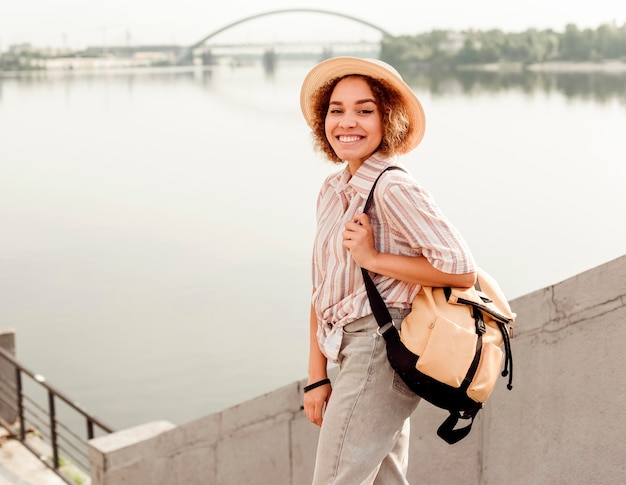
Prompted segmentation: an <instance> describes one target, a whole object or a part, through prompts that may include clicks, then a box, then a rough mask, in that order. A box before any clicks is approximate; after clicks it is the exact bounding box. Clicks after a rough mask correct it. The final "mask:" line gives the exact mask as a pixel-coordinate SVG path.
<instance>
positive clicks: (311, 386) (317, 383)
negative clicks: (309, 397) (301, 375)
mask: <svg viewBox="0 0 626 485" xmlns="http://www.w3.org/2000/svg"><path fill="white" fill-rule="evenodd" d="M326 384H330V379H322V380H321V381H317V382H314V383H313V384H309V385H308V386H304V392H309V391H310V390H312V389H315V388H316V387H320V386H324V385H326Z"/></svg>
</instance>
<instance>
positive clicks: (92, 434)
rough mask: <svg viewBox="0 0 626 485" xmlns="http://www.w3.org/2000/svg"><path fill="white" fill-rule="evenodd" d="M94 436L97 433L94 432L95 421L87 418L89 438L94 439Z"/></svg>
mask: <svg viewBox="0 0 626 485" xmlns="http://www.w3.org/2000/svg"><path fill="white" fill-rule="evenodd" d="M94 436H95V435H94V432H93V421H92V420H91V419H89V418H87V439H88V440H92V439H93V437H94Z"/></svg>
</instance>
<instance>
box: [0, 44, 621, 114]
mask: <svg viewBox="0 0 626 485" xmlns="http://www.w3.org/2000/svg"><path fill="white" fill-rule="evenodd" d="M284 63H285V61H282V62H279V61H278V60H277V59H275V58H273V57H271V53H270V55H269V56H268V57H267V58H264V59H263V61H262V66H263V68H264V72H265V74H266V79H268V80H272V79H273V78H274V77H275V76H276V75H277V74H278V73H279V72H280V69H281V64H282V66H284V65H285V64H284ZM216 68H218V69H219V67H195V68H193V67H191V68H190V67H184V68H158V69H150V68H144V69H120V70H109V71H84V72H72V71H63V72H46V71H36V72H22V73H4V74H3V73H0V96H1V93H2V84H3V83H4V82H9V81H14V80H18V81H19V84H20V86H21V87H26V86H28V85H30V84H40V83H50V82H63V83H68V82H72V81H74V80H76V79H80V80H83V81H84V80H85V79H89V80H93V81H96V80H102V79H104V80H107V81H108V80H117V81H122V82H124V81H125V82H129V83H132V82H133V80H136V79H138V78H140V77H141V79H142V80H143V81H144V82H145V80H149V79H153V80H154V82H155V83H158V84H163V83H164V82H178V81H180V80H186V81H196V82H199V83H200V84H205V83H207V82H209V81H210V80H211V78H212V73H213V69H216ZM229 69H238V67H237V66H230V67H229ZM399 71H400V72H401V74H402V76H403V77H404V78H405V79H406V80H407V82H408V83H409V84H410V85H411V86H413V87H415V88H421V89H424V90H428V91H429V92H430V93H432V94H433V95H435V96H444V95H446V94H450V93H463V94H465V95H472V94H480V93H497V92H505V91H511V90H516V91H521V92H523V93H527V94H532V93H546V94H551V93H559V94H562V95H564V96H565V97H566V98H569V99H575V98H580V99H587V100H592V101H595V102H598V103H606V102H608V101H611V100H613V99H618V100H619V101H620V102H621V103H622V104H625V105H626V72H535V71H506V70H502V71H452V70H447V71H446V70H440V71H428V72H426V71H411V70H408V69H402V67H400V68H399Z"/></svg>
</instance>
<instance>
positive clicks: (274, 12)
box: [188, 8, 393, 51]
mask: <svg viewBox="0 0 626 485" xmlns="http://www.w3.org/2000/svg"><path fill="white" fill-rule="evenodd" d="M296 12H305V13H306V12H308V13H321V14H327V15H333V16H335V17H342V18H345V19H348V20H352V21H354V22H357V23H360V24H362V25H366V26H367V27H371V28H372V29H375V30H378V31H379V32H380V33H381V34H383V35H384V36H385V37H393V35H392V34H390V33H389V32H387V31H386V30H385V29H383V28H382V27H379V26H378V25H375V24H373V23H371V22H368V21H366V20H363V19H360V18H358V17H354V16H352V15H347V14H344V13H339V12H333V11H331V10H323V9H319V8H285V9H280V10H271V11H269V12H263V13H258V14H255V15H250V16H249V17H245V18H242V19H239V20H237V21H235V22H232V23H230V24H228V25H225V26H224V27H222V28H220V29H217V30H216V31H214V32H211V33H210V34H209V35H207V36H205V37H203V38H202V39H201V40H199V41H198V42H196V43H195V44H193V45H191V46H189V47H188V49H189V50H190V51H191V50H193V49H195V48H197V47H200V46H201V45H202V44H204V43H205V42H206V41H207V40H209V39H211V38H212V37H215V36H216V35H218V34H221V33H222V32H224V31H226V30H229V29H231V28H233V27H236V26H237V25H240V24H243V23H246V22H249V21H251V20H254V19H258V18H260V17H267V16H269V15H278V14H283V13H296Z"/></svg>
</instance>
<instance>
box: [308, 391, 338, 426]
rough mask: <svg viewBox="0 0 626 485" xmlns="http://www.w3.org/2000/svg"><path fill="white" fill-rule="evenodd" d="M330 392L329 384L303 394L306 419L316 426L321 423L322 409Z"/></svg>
mask: <svg viewBox="0 0 626 485" xmlns="http://www.w3.org/2000/svg"><path fill="white" fill-rule="evenodd" d="M331 392H332V390H331V387H330V386H323V387H321V388H318V389H313V390H311V391H309V392H307V393H306V394H305V395H304V413H305V414H306V417H307V419H308V420H309V421H311V422H312V423H313V424H316V425H317V426H321V425H322V421H323V416H324V410H325V408H326V403H327V402H328V399H329V398H330V394H331Z"/></svg>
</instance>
